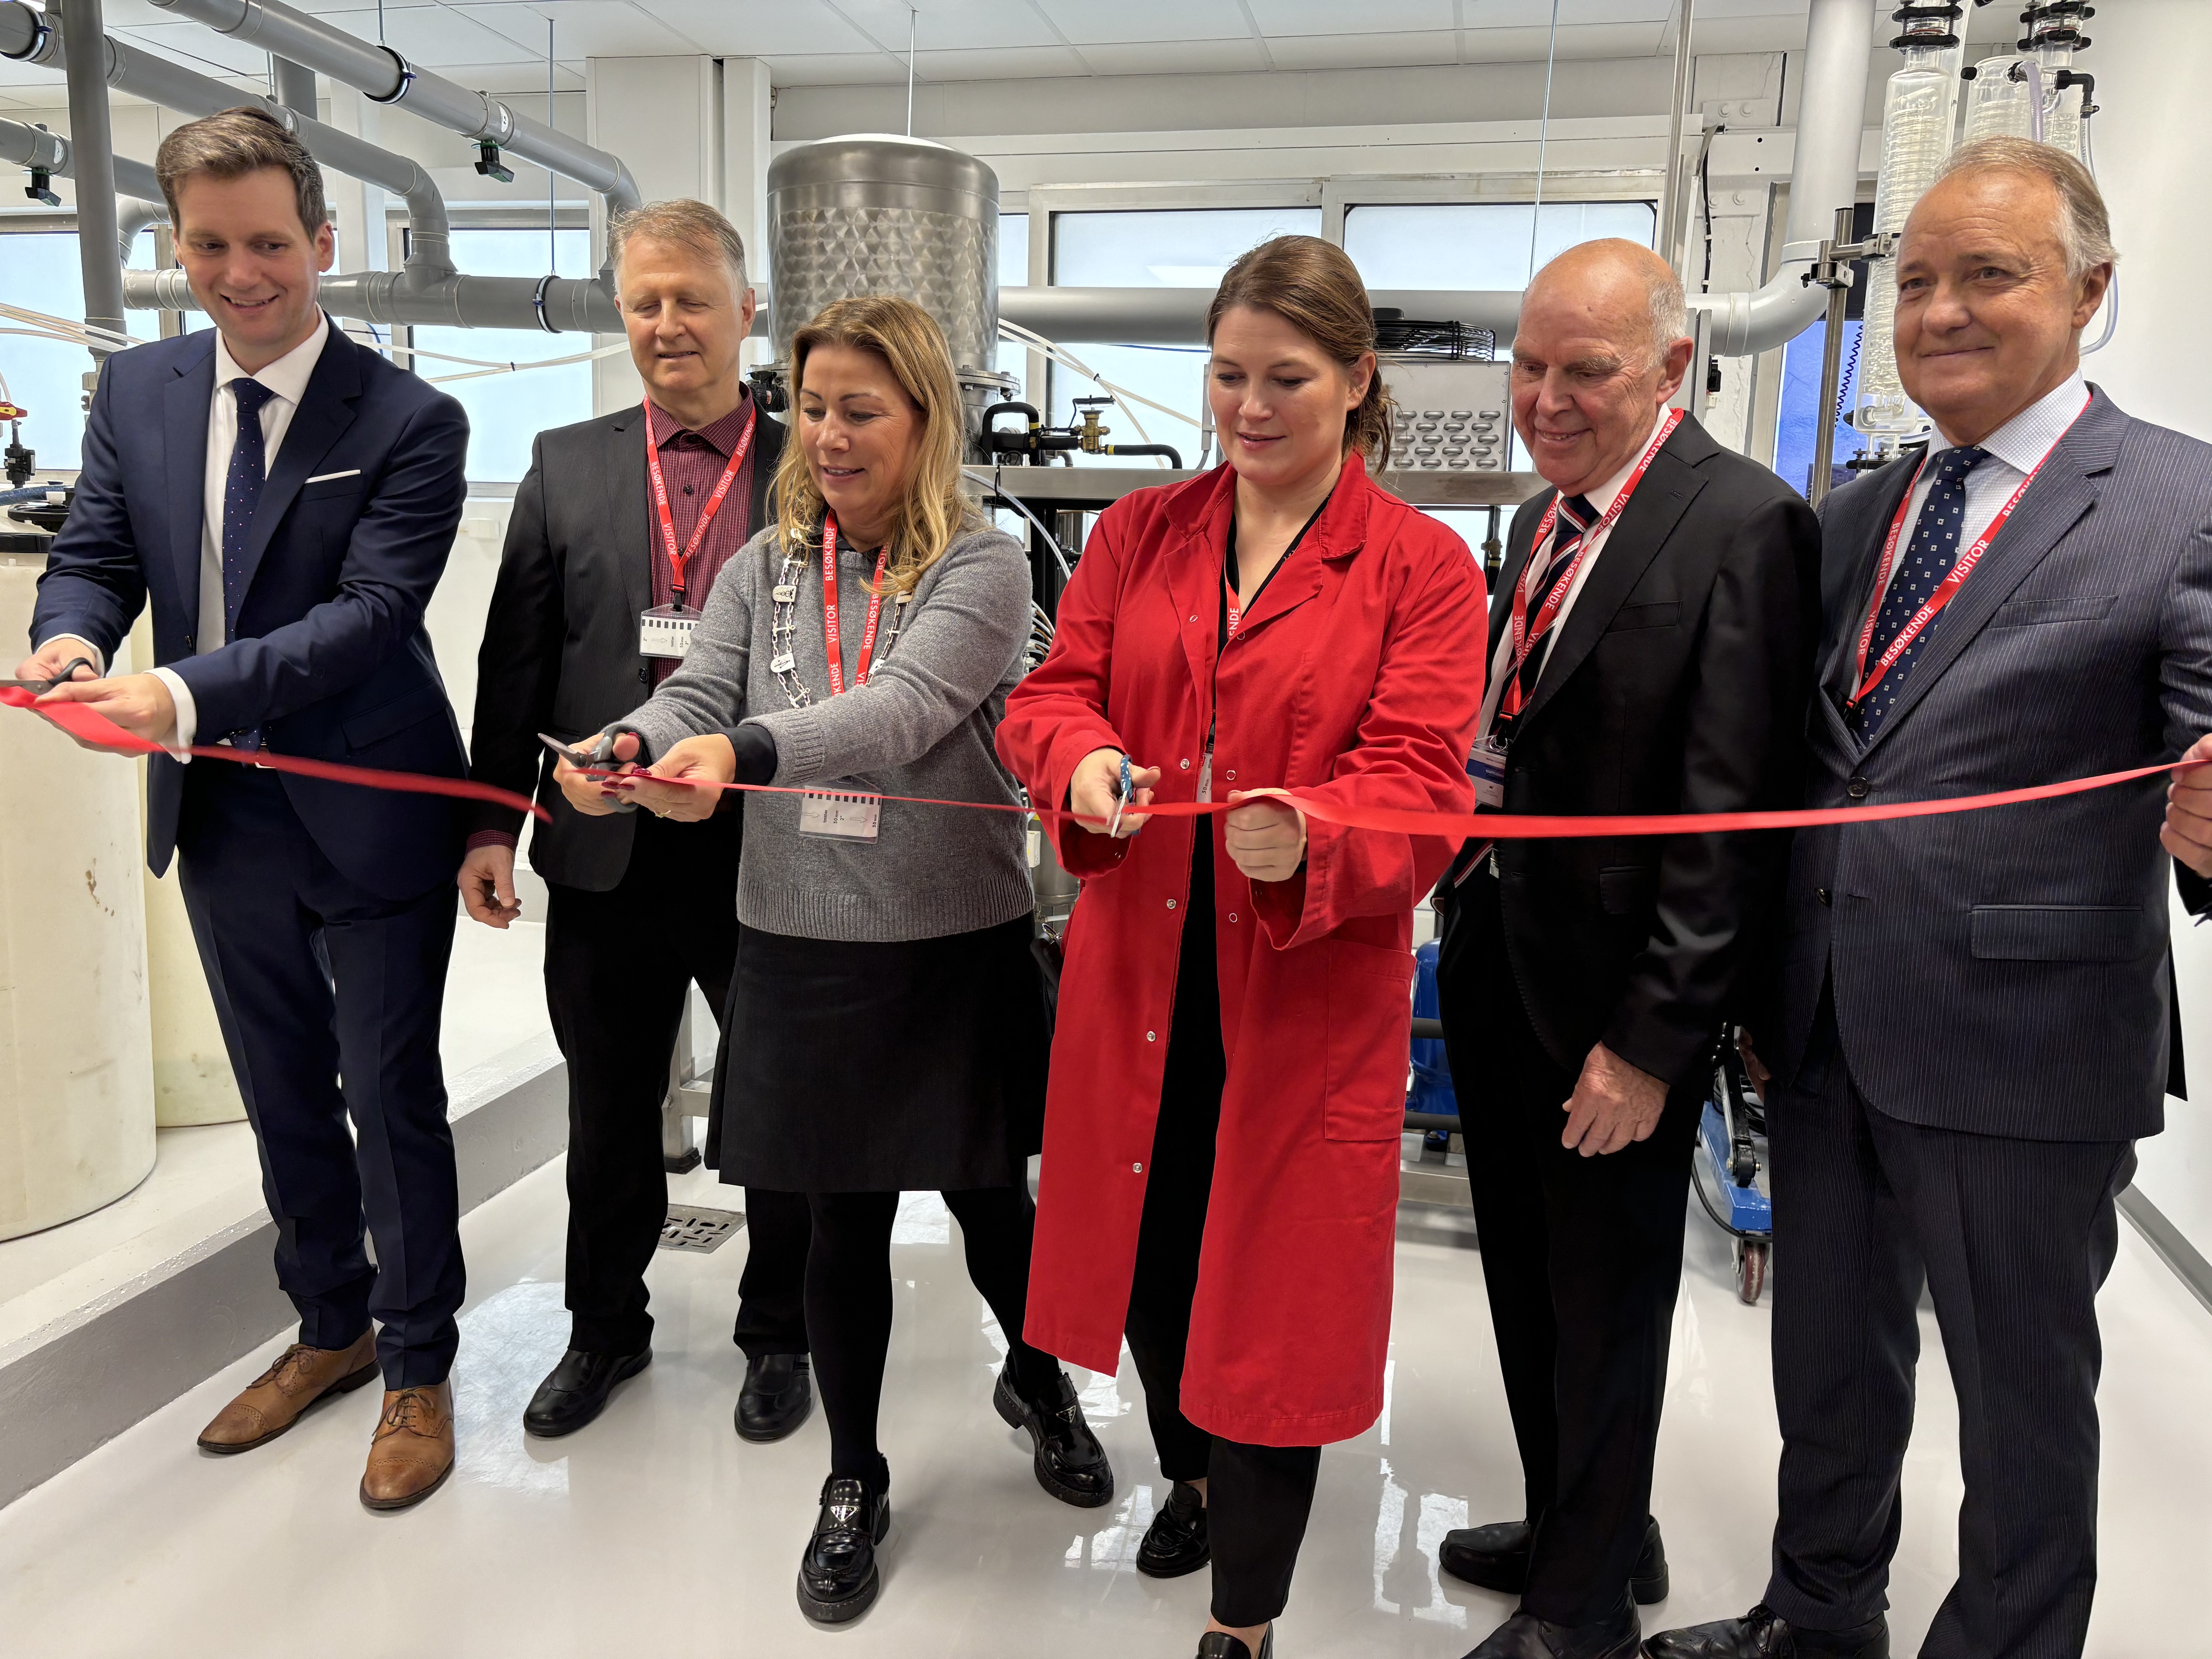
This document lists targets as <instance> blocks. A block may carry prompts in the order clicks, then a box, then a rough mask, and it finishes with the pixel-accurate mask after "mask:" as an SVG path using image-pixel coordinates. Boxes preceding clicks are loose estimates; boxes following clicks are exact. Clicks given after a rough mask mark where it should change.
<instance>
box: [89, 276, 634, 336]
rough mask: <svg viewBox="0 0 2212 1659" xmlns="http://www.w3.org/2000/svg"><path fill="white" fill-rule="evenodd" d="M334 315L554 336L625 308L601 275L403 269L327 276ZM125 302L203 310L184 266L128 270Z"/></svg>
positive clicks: (602, 328)
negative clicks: (424, 275) (426, 274)
mask: <svg viewBox="0 0 2212 1659" xmlns="http://www.w3.org/2000/svg"><path fill="white" fill-rule="evenodd" d="M319 298H320V299H321V301H322V305H323V309H324V310H325V311H327V312H329V313H331V315H332V316H333V317H357V318H360V319H362V320H363V321H365V322H371V323H386V324H406V325H414V326H418V327H419V326H427V327H431V328H521V329H542V330H544V331H545V332H546V333H548V334H563V333H572V332H573V333H579V334H619V333H621V332H622V331H623V324H622V313H621V311H620V310H619V309H617V307H616V305H615V299H614V295H612V294H611V293H610V292H609V291H608V290H607V289H605V288H603V287H601V286H600V285H599V280H598V279H597V278H595V277H582V276H469V275H468V274H467V273H465V272H464V271H448V272H447V273H446V274H445V275H444V276H437V277H433V278H430V279H428V280H427V281H420V282H413V283H410V281H409V280H408V275H407V273H406V272H405V271H404V270H361V271H351V272H349V273H347V274H346V275H344V276H325V277H324V278H323V281H322V286H321V288H320V289H319ZM123 301H124V303H125V305H126V306H128V307H130V308H131V309H132V310H133V311H197V310H198V309H200V302H199V301H197V300H195V299H194V298H193V297H192V291H191V287H190V285H189V284H187V283H185V273H184V272H183V271H181V270H126V271H125V272H124V273H123Z"/></svg>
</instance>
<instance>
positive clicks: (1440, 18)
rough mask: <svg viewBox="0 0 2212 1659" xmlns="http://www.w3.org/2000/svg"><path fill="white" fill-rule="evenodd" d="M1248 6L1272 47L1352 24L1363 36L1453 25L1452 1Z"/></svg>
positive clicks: (1261, 2)
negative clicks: (1282, 39) (1284, 39)
mask: <svg viewBox="0 0 2212 1659" xmlns="http://www.w3.org/2000/svg"><path fill="white" fill-rule="evenodd" d="M1248 3H1249V5H1250V6H1251V8H1252V17H1253V21H1255V22H1257V23H1258V24H1259V25H1260V32H1261V33H1263V34H1265V35H1267V37H1268V40H1269V42H1270V44H1271V45H1272V44H1273V40H1274V38H1275V37H1276V36H1278V35H1283V34H1344V33H1347V31H1346V24H1351V23H1356V24H1357V25H1358V32H1359V33H1363V34H1364V33H1370V32H1372V33H1377V34H1382V33H1395V32H1397V31H1400V30H1407V29H1447V30H1448V29H1449V28H1450V27H1452V23H1453V17H1452V0H1361V3H1360V4H1359V6H1358V8H1357V9H1356V10H1354V9H1349V8H1347V7H1346V4H1345V3H1344V0H1248ZM1478 3H1479V0H1478ZM1468 9H1470V10H1472V9H1474V7H1472V6H1470V7H1469V8H1468Z"/></svg>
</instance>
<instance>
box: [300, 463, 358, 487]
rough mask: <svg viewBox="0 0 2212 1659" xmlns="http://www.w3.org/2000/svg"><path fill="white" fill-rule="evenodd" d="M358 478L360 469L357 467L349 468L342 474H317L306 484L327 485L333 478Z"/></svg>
mask: <svg viewBox="0 0 2212 1659" xmlns="http://www.w3.org/2000/svg"><path fill="white" fill-rule="evenodd" d="M358 477H361V469H360V468H359V467H357V466H349V467H348V468H347V469H346V470H345V471H343V472H318V473H317V474H315V476H314V477H312V478H310V479H308V480H307V482H308V483H329V482H330V481H331V479H333V478H358Z"/></svg>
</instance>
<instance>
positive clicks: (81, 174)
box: [62, 0, 126, 386]
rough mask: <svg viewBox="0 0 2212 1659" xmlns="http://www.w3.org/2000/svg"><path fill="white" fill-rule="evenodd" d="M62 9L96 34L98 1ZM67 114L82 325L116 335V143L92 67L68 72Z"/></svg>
mask: <svg viewBox="0 0 2212 1659" xmlns="http://www.w3.org/2000/svg"><path fill="white" fill-rule="evenodd" d="M62 9H63V10H64V12H66V13H67V14H68V15H69V18H70V21H72V22H74V23H77V24H79V25H80V26H81V27H82V28H83V29H84V31H85V32H86V33H90V34H94V35H97V34H98V33H100V0H62ZM69 112H70V132H71V133H72V134H73V135H74V136H75V137H76V174H77V185H78V188H77V192H76V226H77V261H78V266H79V269H80V270H82V273H83V276H84V323H85V326H86V327H87V328H88V329H112V330H113V331H115V332H116V333H118V334H119V333H121V332H123V328H124V324H125V320H126V319H125V317H124V315H123V262H122V261H121V260H120V259H118V258H116V257H115V242H116V222H115V145H114V143H113V135H112V134H111V133H110V132H109V131H108V126H107V88H105V87H103V86H101V85H100V76H99V73H98V70H97V69H96V68H95V66H94V64H91V63H83V64H73V65H71V66H70V70H69ZM95 337H96V336H95ZM113 349H114V348H113V347H112V346H100V345H95V346H94V347H93V348H92V357H93V361H94V362H95V363H100V362H106V359H107V356H108V354H109V352H111V351H112V350H113ZM86 384H87V385H88V386H89V385H90V384H91V383H90V382H89V381H88V382H87V383H86Z"/></svg>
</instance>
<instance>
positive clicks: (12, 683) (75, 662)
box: [0, 657, 1128, 772]
mask: <svg viewBox="0 0 2212 1659" xmlns="http://www.w3.org/2000/svg"><path fill="white" fill-rule="evenodd" d="M80 668H89V669H90V670H92V671H93V674H94V678H97V677H98V676H99V673H100V665H99V664H97V663H95V662H94V661H93V659H91V658H89V657H72V658H70V660H69V661H68V662H67V663H65V664H64V665H63V666H62V671H61V672H60V673H58V674H57V675H55V676H54V677H53V678H52V679H50V680H0V686H4V687H6V688H8V689H9V690H15V691H35V692H37V693H38V694H39V695H40V696H42V697H43V696H46V693H47V692H49V691H51V690H53V689H54V688H55V687H56V686H58V685H65V684H68V683H69V682H70V680H71V679H72V678H75V677H76V671H77V670H78V669H80ZM1122 770H1123V771H1124V772H1127V770H1128V768H1127V767H1126V766H1125V767H1123V768H1122Z"/></svg>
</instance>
